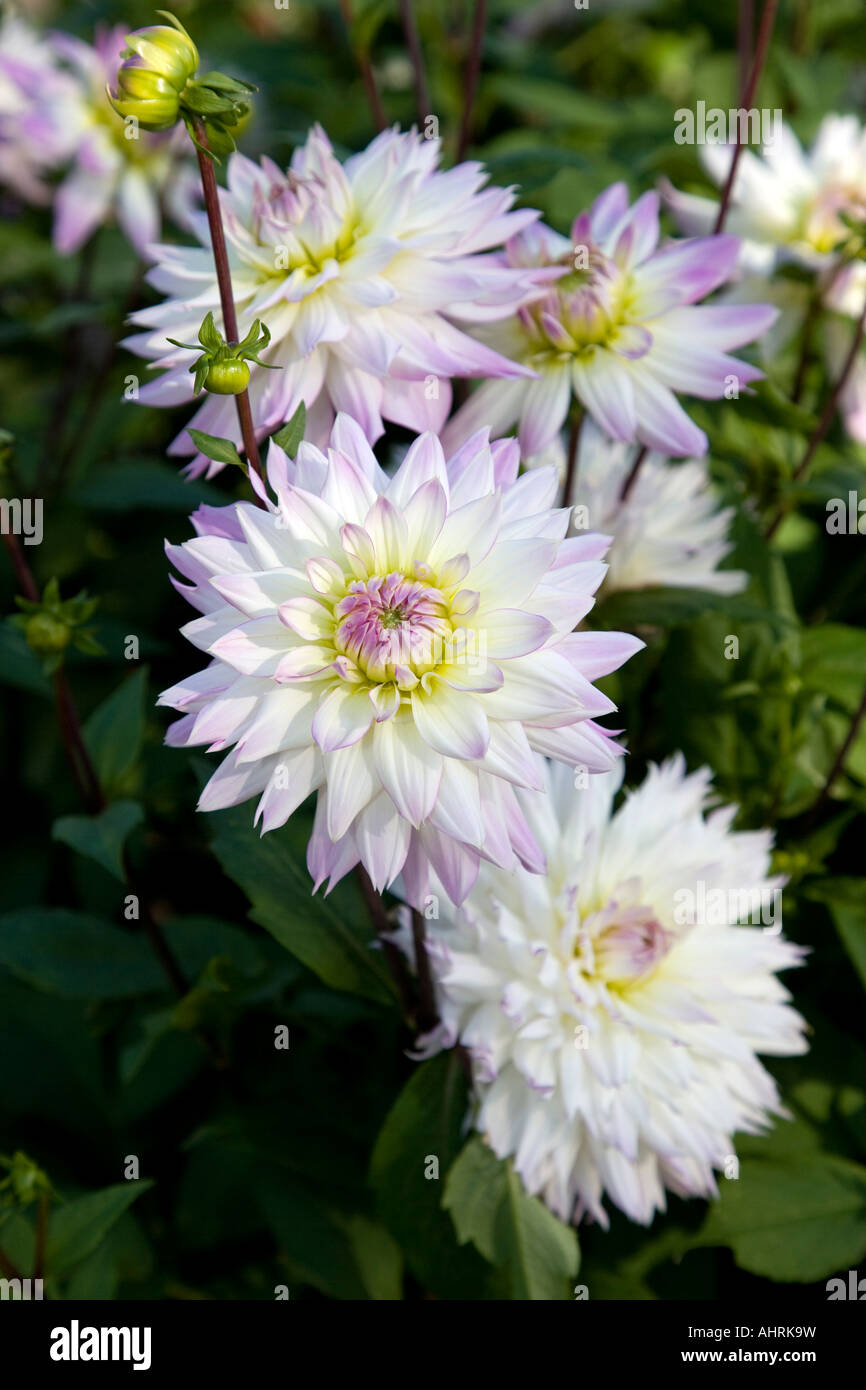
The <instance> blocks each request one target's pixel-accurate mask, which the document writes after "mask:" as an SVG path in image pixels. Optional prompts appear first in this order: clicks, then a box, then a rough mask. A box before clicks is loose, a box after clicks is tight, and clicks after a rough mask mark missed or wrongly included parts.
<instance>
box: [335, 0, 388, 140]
mask: <svg viewBox="0 0 866 1390" xmlns="http://www.w3.org/2000/svg"><path fill="white" fill-rule="evenodd" d="M340 13H341V14H342V16H343V20H344V23H345V25H346V28H347V29H348V31H349V43H350V45H351V48H352V52H353V53H354V55H355V62H356V63H357V64H358V69H359V71H360V73H361V80H362V82H363V83H364V91H365V92H366V93H367V101H368V102H369V104H370V110H371V112H372V113H373V121H374V123H375V126H376V129H377V130H384V129H385V126H386V124H387V122H386V120H385V111H384V109H383V107H382V100H381V97H380V96H379V89H378V87H377V86H376V79H375V77H374V76H373V66H372V64H371V62H370V57H369V54H368V53H366V52H365V50H364V49H362V48H361V47H360V46H359V45H358V44H356V43H355V40H354V38H353V37H352V0H340Z"/></svg>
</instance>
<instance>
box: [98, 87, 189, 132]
mask: <svg viewBox="0 0 866 1390" xmlns="http://www.w3.org/2000/svg"><path fill="white" fill-rule="evenodd" d="M108 100H109V101H110V102H111V105H112V106H113V107H114V109H115V111H116V112H117V114H118V116H122V117H123V118H124V120H125V119H126V117H127V116H134V117H135V119H136V120H137V121H138V124H139V125H140V126H141V128H142V130H169V129H170V128H171V126H173V125H174V124H175V122H176V121H177V118H178V116H179V114H180V102H179V100H178V95H177V92H175V91H173V92H172V94H171V97H170V98H169V97H154V98H152V99H150V100H148V98H146V97H122V96H121V95H120V94H119V93H117V94H114V95H112V93H111V92H109V93H108Z"/></svg>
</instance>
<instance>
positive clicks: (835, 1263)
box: [699, 1149, 866, 1284]
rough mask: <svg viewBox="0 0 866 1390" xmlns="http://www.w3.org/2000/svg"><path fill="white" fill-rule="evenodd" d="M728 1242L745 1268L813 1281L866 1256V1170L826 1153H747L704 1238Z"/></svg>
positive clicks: (716, 1206)
mask: <svg viewBox="0 0 866 1390" xmlns="http://www.w3.org/2000/svg"><path fill="white" fill-rule="evenodd" d="M699 1243H700V1244H703V1245H727V1246H729V1247H730V1248H731V1250H732V1251H733V1254H734V1259H735V1260H736V1262H737V1264H738V1265H739V1266H740V1268H741V1269H745V1270H748V1272H749V1273H750V1274H758V1275H762V1276H763V1277H764V1278H765V1279H773V1280H776V1281H777V1282H779V1283H802V1284H810V1283H813V1282H815V1281H816V1280H818V1279H826V1278H827V1277H828V1276H829V1275H831V1274H835V1273H836V1271H837V1270H840V1269H849V1268H855V1267H856V1266H857V1264H858V1263H859V1262H860V1260H861V1259H862V1258H863V1256H864V1254H866V1168H863V1167H861V1166H860V1165H859V1164H856V1163H850V1162H848V1161H847V1160H846V1159H841V1158H835V1157H832V1156H830V1155H829V1154H824V1153H820V1152H817V1153H804V1152H802V1150H799V1149H797V1150H795V1151H794V1152H792V1154H791V1157H790V1161H784V1160H779V1159H773V1160H762V1159H759V1158H745V1159H743V1161H742V1162H741V1164H740V1175H739V1178H737V1179H736V1180H731V1181H728V1182H723V1183H722V1187H721V1197H720V1199H719V1201H718V1202H716V1203H714V1205H713V1206H712V1207H711V1209H710V1212H709V1215H708V1216H707V1219H706V1222H705V1223H704V1226H703V1228H702V1231H701V1233H700V1237H699Z"/></svg>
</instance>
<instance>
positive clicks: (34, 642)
mask: <svg viewBox="0 0 866 1390" xmlns="http://www.w3.org/2000/svg"><path fill="white" fill-rule="evenodd" d="M71 635H72V634H71V633H70V630H69V628H68V627H67V625H66V623H63V622H60V620H59V619H57V618H52V617H51V615H50V613H34V614H33V617H32V618H29V619H28V620H27V626H26V628H25V629H24V636H25V638H26V639H27V645H28V647H30V649H31V651H34V652H37V653H38V654H39V656H51V655H54V654H55V653H56V652H62V651H64V650H65V648H66V647H68V646H69V641H70V638H71Z"/></svg>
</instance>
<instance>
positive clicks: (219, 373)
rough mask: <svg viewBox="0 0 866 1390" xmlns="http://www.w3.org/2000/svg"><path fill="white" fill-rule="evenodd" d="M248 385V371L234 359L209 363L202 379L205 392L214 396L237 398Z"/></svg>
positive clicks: (244, 363) (245, 365) (243, 363)
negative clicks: (205, 374)
mask: <svg viewBox="0 0 866 1390" xmlns="http://www.w3.org/2000/svg"><path fill="white" fill-rule="evenodd" d="M249 384H250V369H249V367H248V366H247V364H246V362H241V361H239V360H238V359H237V358H236V357H229V358H227V359H226V360H224V361H222V362H221V361H219V360H218V359H217V360H215V361H213V362H211V364H210V366H209V367H208V369H207V376H206V377H205V379H204V386H205V390H206V391H212V392H213V393H214V395H215V396H239V395H240V393H241V391H246V389H247V387H248V386H249Z"/></svg>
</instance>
